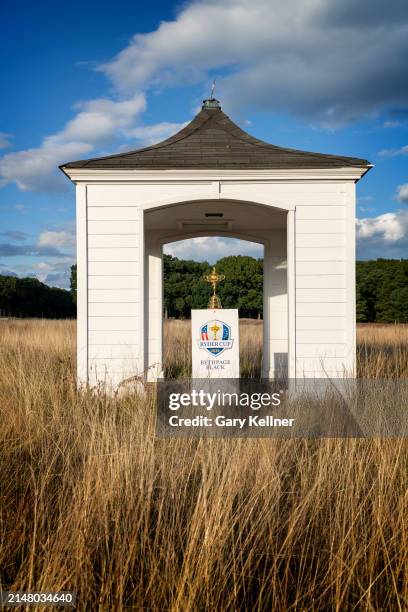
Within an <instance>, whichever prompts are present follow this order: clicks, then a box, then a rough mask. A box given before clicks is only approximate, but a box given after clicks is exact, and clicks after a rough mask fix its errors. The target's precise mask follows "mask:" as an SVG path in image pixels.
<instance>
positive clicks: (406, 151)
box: [378, 145, 408, 157]
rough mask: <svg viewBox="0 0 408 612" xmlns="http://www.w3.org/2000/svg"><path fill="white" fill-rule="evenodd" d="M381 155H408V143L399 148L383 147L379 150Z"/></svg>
mask: <svg viewBox="0 0 408 612" xmlns="http://www.w3.org/2000/svg"><path fill="white" fill-rule="evenodd" d="M378 155H379V156H380V157H397V156H398V155H408V145H405V146H404V147H400V148H399V149H383V150H382V151H379V153H378Z"/></svg>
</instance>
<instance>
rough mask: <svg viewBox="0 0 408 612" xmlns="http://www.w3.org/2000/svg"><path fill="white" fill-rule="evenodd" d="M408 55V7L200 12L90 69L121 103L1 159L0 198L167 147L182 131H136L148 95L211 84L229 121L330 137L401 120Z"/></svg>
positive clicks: (257, 7) (374, 1)
mask: <svg viewBox="0 0 408 612" xmlns="http://www.w3.org/2000/svg"><path fill="white" fill-rule="evenodd" d="M407 53H408V8H407V4H406V0H389V1H388V2H387V3H384V2H382V0H360V2H358V3H357V4H356V3H355V0H342V1H341V2H327V0H304V1H303V2H299V0H286V1H285V2H281V0H252V1H251V2H248V0H196V1H195V2H190V3H189V4H187V5H184V6H183V8H182V9H181V10H180V11H179V13H178V15H177V17H176V18H175V19H174V20H173V21H167V22H162V23H161V24H160V25H159V27H158V28H157V29H156V30H154V31H152V32H150V33H147V34H136V35H135V36H134V37H133V38H132V40H131V42H130V44H129V45H128V46H127V47H126V48H124V49H123V50H122V51H121V52H120V53H119V54H118V55H117V56H116V57H114V58H113V59H112V60H111V61H109V62H107V63H106V64H104V65H103V66H100V67H99V68H98V69H99V70H101V71H103V72H104V73H105V74H106V75H107V76H108V78H109V79H110V80H111V82H112V84H113V86H114V89H115V92H116V93H115V96H116V98H117V99H107V98H99V99H96V100H89V101H85V102H82V103H80V104H78V106H77V109H76V111H77V112H76V115H75V116H74V117H73V118H72V119H71V120H70V121H68V123H67V124H66V125H65V127H63V128H62V129H61V130H60V131H59V132H57V133H55V134H51V135H49V136H47V137H46V138H44V139H43V141H42V143H41V144H40V145H39V146H38V147H36V148H31V149H27V150H25V151H18V152H15V153H9V154H7V155H5V156H3V158H1V159H0V186H1V185H5V184H7V183H9V182H15V183H16V184H17V185H18V187H19V188H20V189H21V190H44V189H45V190H48V191H49V190H53V189H61V188H62V187H65V188H66V187H67V186H68V182H67V181H66V180H65V179H64V178H63V177H62V176H59V174H58V172H57V171H56V167H57V165H59V164H61V163H63V162H66V161H71V160H72V159H77V158H83V157H89V156H91V152H93V154H94V155H95V154H96V152H95V148H97V147H100V146H101V145H106V146H107V147H108V149H109V148H111V147H112V146H113V145H114V146H115V147H116V148H117V147H121V149H123V144H124V142H125V143H126V141H127V140H129V138H136V139H139V140H140V141H141V142H142V143H144V144H150V143H152V142H155V141H156V140H157V139H160V138H162V137H166V136H167V135H169V133H170V132H171V130H172V127H173V126H174V128H175V129H177V128H178V127H180V126H179V125H178V124H171V123H166V122H163V123H159V124H157V125H156V126H154V125H153V126H140V125H138V124H137V122H136V119H137V118H138V117H139V115H140V114H141V113H142V112H143V111H144V110H145V107H146V101H145V94H146V92H148V91H149V90H154V91H155V92H156V93H157V92H159V93H160V92H162V91H163V89H165V88H166V87H169V86H177V85H180V84H182V85H183V84H184V85H191V84H192V83H202V85H203V87H204V85H205V86H206V87H207V86H208V80H209V78H210V76H211V75H212V74H213V73H214V72H216V73H217V74H218V75H219V76H218V79H217V96H218V97H220V98H221V100H222V102H223V106H224V107H225V108H227V109H228V111H229V112H234V111H238V110H245V109H249V108H252V109H257V110H261V111H267V112H274V113H278V112H284V113H291V114H292V115H296V116H297V117H300V118H307V119H308V120H310V119H311V120H312V121H314V122H316V123H319V124H320V125H323V126H326V127H336V126H338V125H341V124H344V123H345V122H348V121H353V120H356V119H360V118H362V117H370V116H373V115H375V114H376V113H379V112H383V111H386V110H387V109H401V110H402V111H403V110H405V109H407V108H408V80H407V79H406V78H405V71H406V66H405V57H406V55H407ZM339 75H340V76H339ZM392 123H393V124H395V123H396V122H395V121H389V122H388V125H389V126H391V124H392ZM384 125H385V124H384ZM120 138H121V139H122V141H121V142H117V141H118V140H119V139H120ZM0 142H1V141H0ZM99 152H100V151H99ZM64 180H65V182H64Z"/></svg>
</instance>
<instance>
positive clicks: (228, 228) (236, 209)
mask: <svg viewBox="0 0 408 612" xmlns="http://www.w3.org/2000/svg"><path fill="white" fill-rule="evenodd" d="M144 228H145V232H144V236H145V334H144V337H145V355H146V359H145V369H146V371H147V376H148V378H150V379H151V380H155V379H156V378H157V377H163V376H164V375H165V374H167V375H170V376H174V375H181V374H183V373H184V375H185V376H187V375H188V367H187V360H188V359H189V357H188V356H189V352H188V351H186V350H185V348H182V347H179V350H180V351H181V352H184V353H185V355H186V359H185V360H184V361H183V360H181V363H180V367H178V368H176V369H175V370H176V371H170V370H169V368H168V362H166V361H165V358H166V354H165V352H164V349H165V348H166V347H165V346H164V345H165V344H166V343H164V342H163V318H164V317H163V315H164V306H165V305H164V302H163V247H164V245H166V244H174V243H177V242H179V241H184V240H186V239H191V238H204V237H205V238H210V237H218V238H220V237H221V238H223V239H226V238H234V239H239V240H240V241H244V242H243V243H242V244H248V243H252V244H253V243H256V244H258V245H260V247H259V248H260V249H261V250H263V300H262V317H261V319H262V323H257V324H254V325H257V326H258V328H257V329H258V331H257V334H261V335H262V351H259V350H258V351H257V354H258V359H257V360H256V363H258V365H256V363H255V364H253V367H252V368H250V367H248V366H244V364H245V363H246V361H247V360H248V358H249V353H250V352H251V351H254V350H255V348H254V346H253V345H254V344H255V346H256V345H257V344H258V346H259V341H258V343H257V342H256V340H254V342H253V343H252V345H251V342H250V341H249V337H250V335H251V331H247V330H246V331H245V335H246V337H247V338H248V341H247V342H246V343H245V345H246V349H247V354H246V355H245V354H242V350H241V354H242V365H243V367H242V368H241V370H242V372H241V375H242V376H246V375H252V376H262V377H264V378H276V377H279V378H282V377H286V376H287V371H288V289H287V287H288V282H287V211H286V210H280V209H277V208H274V207H272V206H266V205H259V204H255V203H252V202H242V201H234V200H206V201H195V202H182V203H178V204H171V205H168V204H167V205H163V206H158V207H154V208H150V209H147V210H145V213H144ZM198 248H199V245H198ZM196 259H203V257H202V254H201V256H200V257H197V256H196ZM209 263H210V262H209ZM234 307H239V304H236V305H234ZM177 325H179V324H177ZM173 327H175V325H174V326H173ZM187 329H188V325H185V324H184V331H183V338H184V344H183V343H182V344H183V346H184V347H185V346H186V343H187V337H188V338H190V333H189V331H187ZM174 331H175V330H174ZM179 331H180V332H181V326H180V325H179ZM252 331H253V330H252ZM241 343H242V341H241ZM241 349H243V346H241ZM174 350H177V346H175V349H174ZM183 367H184V371H183Z"/></svg>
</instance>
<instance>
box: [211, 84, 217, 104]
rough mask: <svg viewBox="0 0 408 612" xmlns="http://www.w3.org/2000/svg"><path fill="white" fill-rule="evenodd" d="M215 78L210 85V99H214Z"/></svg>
mask: <svg viewBox="0 0 408 612" xmlns="http://www.w3.org/2000/svg"><path fill="white" fill-rule="evenodd" d="M216 80H217V79H214V80H213V82H212V85H211V94H210V100H214V89H215V81H216Z"/></svg>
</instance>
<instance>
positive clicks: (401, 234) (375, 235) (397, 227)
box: [356, 210, 408, 245]
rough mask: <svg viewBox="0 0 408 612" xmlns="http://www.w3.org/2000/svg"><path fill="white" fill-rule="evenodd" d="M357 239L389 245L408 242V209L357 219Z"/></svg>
mask: <svg viewBox="0 0 408 612" xmlns="http://www.w3.org/2000/svg"><path fill="white" fill-rule="evenodd" d="M356 232H357V240H358V241H360V242H364V241H370V242H376V243H377V244H382V245H389V244H393V243H396V242H402V241H403V242H404V243H405V244H406V243H407V242H408V211H406V210H398V211H396V212H392V213H384V214H382V215H378V216H377V217H368V218H366V219H357V220H356Z"/></svg>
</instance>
